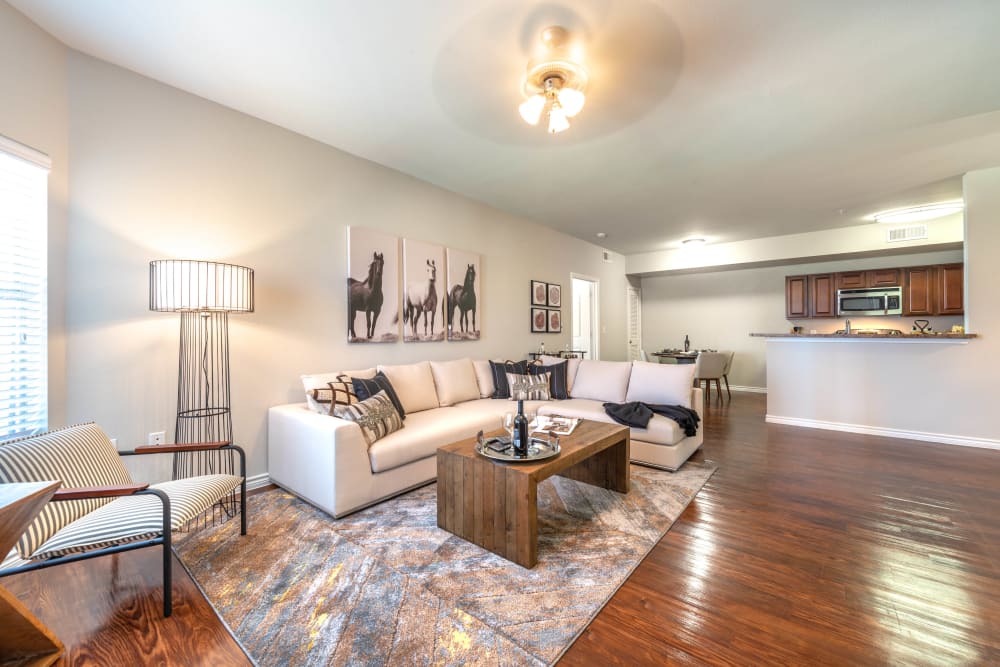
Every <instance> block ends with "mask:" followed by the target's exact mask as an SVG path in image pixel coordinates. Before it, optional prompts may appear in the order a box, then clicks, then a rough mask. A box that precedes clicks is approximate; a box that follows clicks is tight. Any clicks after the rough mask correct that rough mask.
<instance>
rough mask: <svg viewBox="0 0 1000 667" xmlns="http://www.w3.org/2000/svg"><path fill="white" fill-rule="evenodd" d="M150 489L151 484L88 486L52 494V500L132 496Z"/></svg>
mask: <svg viewBox="0 0 1000 667" xmlns="http://www.w3.org/2000/svg"><path fill="white" fill-rule="evenodd" d="M148 488H149V484H123V485H121V486H86V487H77V488H68V489H59V490H57V491H56V492H55V493H53V494H52V500H81V499H84V498H114V497H117V496H131V495H133V494H135V493H138V492H139V491H145V490H146V489H148Z"/></svg>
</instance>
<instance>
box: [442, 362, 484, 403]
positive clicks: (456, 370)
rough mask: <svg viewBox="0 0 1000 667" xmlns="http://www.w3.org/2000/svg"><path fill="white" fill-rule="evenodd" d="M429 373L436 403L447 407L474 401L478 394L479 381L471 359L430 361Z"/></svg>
mask: <svg viewBox="0 0 1000 667" xmlns="http://www.w3.org/2000/svg"><path fill="white" fill-rule="evenodd" d="M430 364H431V374H432V375H433V376H434V386H435V388H436V389H437V397H438V405H440V406H441V407H447V406H449V405H454V404H455V403H461V402H463V401H474V400H476V399H478V398H480V396H479V381H478V380H477V379H476V369H475V367H473V365H472V360H471V359H456V360H455V361H432V362H430Z"/></svg>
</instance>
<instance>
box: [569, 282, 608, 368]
mask: <svg viewBox="0 0 1000 667" xmlns="http://www.w3.org/2000/svg"><path fill="white" fill-rule="evenodd" d="M571 280H572V292H573V331H572V335H573V339H572V343H571V345H572V348H573V349H574V350H579V351H581V352H583V357H584V358H585V359H600V356H601V347H600V335H599V333H600V330H601V329H600V308H598V303H600V301H599V299H598V287H599V283H598V280H597V278H591V277H589V276H581V275H577V274H575V273H574V274H571Z"/></svg>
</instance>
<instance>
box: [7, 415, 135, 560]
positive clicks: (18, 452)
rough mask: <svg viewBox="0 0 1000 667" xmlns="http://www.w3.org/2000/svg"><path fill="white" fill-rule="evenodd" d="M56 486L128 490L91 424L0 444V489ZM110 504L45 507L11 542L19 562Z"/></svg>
mask: <svg viewBox="0 0 1000 667" xmlns="http://www.w3.org/2000/svg"><path fill="white" fill-rule="evenodd" d="M45 480H59V481H61V482H62V485H63V487H64V488H77V487H89V486H119V485H124V484H131V483H132V480H131V478H130V477H129V474H128V470H126V469H125V465H124V464H123V463H122V460H121V457H120V456H118V450H116V449H115V446H114V445H112V444H111V440H109V439H108V436H107V435H105V433H104V431H102V430H101V429H100V427H99V426H97V424H93V423H90V424H80V425H77V426H70V427H68V428H64V429H61V430H58V431H50V432H48V433H43V434H41V435H33V436H28V437H26V438H20V439H17V440H10V441H8V442H5V443H0V483H11V482H41V481H45ZM112 500H113V498H94V499H86V500H66V501H59V502H50V503H47V504H46V505H45V507H44V508H42V511H41V512H39V514H38V516H37V517H36V518H35V520H34V521H33V522H32V523H31V525H30V526H28V530H27V531H26V532H25V533H24V535H22V536H21V539H20V540H18V542H17V552H18V553H19V554H20V555H21V557H22V558H30V557H31V555H32V554H33V553H34V552H35V551H36V550H37V549H38V547H40V546H41V545H42V544H44V543H45V542H46V541H47V540H48V539H49V538H50V537H52V536H53V535H55V534H56V532H58V531H59V530H60V529H61V528H63V527H64V526H67V525H69V524H70V523H72V522H74V521H76V520H77V519H79V518H80V517H82V516H84V515H85V514H89V513H90V512H93V511H94V510H96V509H98V508H99V507H101V506H103V505H105V504H107V503H109V502H111V501H112Z"/></svg>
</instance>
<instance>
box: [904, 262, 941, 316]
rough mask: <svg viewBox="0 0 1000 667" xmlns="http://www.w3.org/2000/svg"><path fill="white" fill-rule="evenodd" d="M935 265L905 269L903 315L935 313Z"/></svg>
mask: <svg viewBox="0 0 1000 667" xmlns="http://www.w3.org/2000/svg"><path fill="white" fill-rule="evenodd" d="M934 277H935V267H933V266H909V267H907V268H905V269H903V315H934V311H935V308H934Z"/></svg>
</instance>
